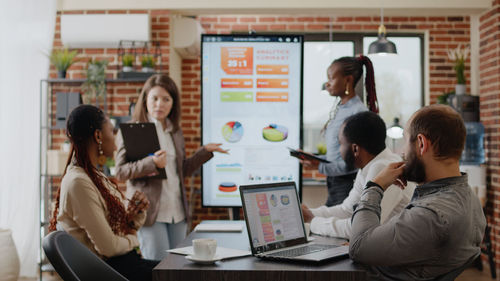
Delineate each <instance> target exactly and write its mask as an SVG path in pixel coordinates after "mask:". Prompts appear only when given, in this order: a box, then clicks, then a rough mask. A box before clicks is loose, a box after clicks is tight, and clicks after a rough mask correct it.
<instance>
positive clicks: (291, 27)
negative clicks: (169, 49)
mask: <svg viewBox="0 0 500 281" xmlns="http://www.w3.org/2000/svg"><path fill="white" fill-rule="evenodd" d="M198 20H200V22H201V24H202V26H203V28H204V29H205V33H211V34H227V33H231V32H247V31H248V30H255V31H256V32H296V33H307V32H310V33H328V32H329V30H330V24H331V28H332V31H333V32H358V33H360V32H368V33H370V32H371V33H373V32H377V30H378V26H379V24H380V17H379V16H363V17H332V18H330V17H316V16H280V15H276V16H269V15H266V16H248V15H245V16H226V15H224V16H219V15H207V16H200V17H198ZM384 22H385V26H386V28H387V31H388V33H389V35H390V34H391V33H397V32H405V33H411V32H415V33H420V34H422V33H424V32H426V31H428V32H429V62H428V63H429V67H430V70H429V75H430V81H429V84H430V87H429V88H430V103H435V102H436V97H437V96H439V95H441V94H443V93H444V92H449V91H451V90H454V89H455V88H454V87H455V84H456V78H455V72H454V71H453V68H452V66H453V64H452V63H451V62H449V61H448V57H447V53H446V51H447V50H448V49H449V48H456V47H457V45H458V44H460V43H461V44H468V43H469V42H470V19H469V17H462V16H449V17H385V18H384ZM195 67H196V68H199V60H184V61H183V69H184V68H186V69H191V68H195ZM469 70H470V68H469V62H467V63H466V75H467V76H468V78H469V77H470V71H469ZM325 71H326V70H325ZM375 72H376V70H375ZM183 74H184V72H183ZM190 75H191V73H190ZM196 75H199V74H196ZM468 80H469V79H468ZM190 81H191V82H190ZM194 82H196V83H197V84H196V83H194ZM467 82H469V81H467ZM182 83H183V87H184V85H186V87H187V86H189V88H186V89H185V91H186V92H187V91H189V92H191V93H199V92H200V89H199V76H196V77H194V76H193V77H192V78H190V77H184V76H183V82H182ZM468 88H469V92H470V87H469V85H468ZM303 177H304V178H324V176H323V175H321V174H320V173H318V172H317V170H312V169H305V170H304V173H303Z"/></svg>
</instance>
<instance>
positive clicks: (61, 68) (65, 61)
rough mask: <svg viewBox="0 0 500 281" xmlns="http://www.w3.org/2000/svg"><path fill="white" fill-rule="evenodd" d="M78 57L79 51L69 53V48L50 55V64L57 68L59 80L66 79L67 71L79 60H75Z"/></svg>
mask: <svg viewBox="0 0 500 281" xmlns="http://www.w3.org/2000/svg"><path fill="white" fill-rule="evenodd" d="M77 55H78V51H77V50H73V51H69V50H68V48H64V49H62V50H59V51H53V52H52V54H51V55H50V57H49V58H50V62H51V63H52V64H53V65H54V66H55V68H56V70H57V77H58V78H66V71H67V70H68V68H69V67H70V66H71V65H72V64H73V63H75V62H77V61H78V60H77V59H75V58H76V56H77Z"/></svg>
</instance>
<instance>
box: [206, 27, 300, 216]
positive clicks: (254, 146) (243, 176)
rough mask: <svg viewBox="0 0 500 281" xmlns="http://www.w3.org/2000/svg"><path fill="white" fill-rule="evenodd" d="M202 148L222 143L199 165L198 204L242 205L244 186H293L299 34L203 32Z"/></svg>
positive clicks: (296, 171) (297, 133)
mask: <svg viewBox="0 0 500 281" xmlns="http://www.w3.org/2000/svg"><path fill="white" fill-rule="evenodd" d="M201 40H202V55H201V58H202V61H201V89H202V107H201V109H202V110H201V119H202V122H201V125H202V128H201V131H202V143H203V144H207V143H222V147H223V148H224V149H229V154H222V153H214V157H213V158H212V159H211V160H210V161H208V162H206V163H205V164H204V165H203V167H202V205H203V206H214V207H215V206H220V207H240V206H241V199H240V195H239V190H238V187H239V186H240V185H244V184H258V183H270V182H284V181H295V182H296V183H297V188H298V189H299V193H300V186H301V171H300V163H299V162H298V161H297V159H296V158H294V157H290V153H289V150H288V147H291V148H299V147H300V144H301V139H302V136H301V124H302V61H303V37H302V36H300V35H262V36H261V35H202V38H201Z"/></svg>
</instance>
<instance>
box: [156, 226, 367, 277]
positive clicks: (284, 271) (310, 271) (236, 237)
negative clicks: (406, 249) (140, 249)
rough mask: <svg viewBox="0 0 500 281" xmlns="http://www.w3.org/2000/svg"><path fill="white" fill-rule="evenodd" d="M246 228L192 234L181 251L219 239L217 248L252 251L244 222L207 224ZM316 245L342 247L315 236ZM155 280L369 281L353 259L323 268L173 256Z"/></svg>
mask: <svg viewBox="0 0 500 281" xmlns="http://www.w3.org/2000/svg"><path fill="white" fill-rule="evenodd" d="M202 223H217V224H220V223H231V224H234V223H236V224H241V225H243V231H241V232H196V231H193V232H191V233H190V234H189V235H188V236H187V237H186V239H185V240H184V241H183V242H182V243H181V244H180V245H178V247H187V246H191V244H192V242H191V241H192V240H193V239H198V238H215V239H216V240H217V246H221V247H225V248H232V249H240V250H250V246H249V241H248V235H247V230H246V225H245V222H244V221H203V222H202ZM312 237H314V239H315V240H314V242H316V243H339V241H341V240H339V239H335V238H328V237H322V236H316V235H313V236H312ZM153 280H154V281H160V280H162V281H163V280H176V281H191V280H193V281H195V280H196V281H203V280H207V281H208V280H210V281H219V280H221V281H222V280H224V281H233V280H234V281H266V280H269V281H280V280H287V281H294V280H310V281H322V280H325V281H326V280H351V281H362V280H367V277H366V271H365V270H364V268H363V267H362V266H361V265H359V264H355V263H354V262H353V261H352V260H351V259H349V258H341V259H336V260H332V261H326V262H323V263H320V264H314V263H299V262H282V261H270V260H261V259H258V258H255V257H253V256H246V257H240V258H233V259H227V260H222V261H217V262H216V263H215V264H210V265H200V264H195V263H193V262H191V261H189V260H187V259H186V258H185V256H183V255H178V254H172V253H169V254H168V255H167V257H166V258H164V259H163V260H162V261H161V262H160V263H159V264H158V265H157V266H156V267H155V268H154V269H153Z"/></svg>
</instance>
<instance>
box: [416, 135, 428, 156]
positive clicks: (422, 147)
mask: <svg viewBox="0 0 500 281" xmlns="http://www.w3.org/2000/svg"><path fill="white" fill-rule="evenodd" d="M430 145H431V142H430V141H429V139H428V138H426V137H425V136H424V135H422V134H418V135H417V146H418V147H417V152H418V155H420V156H423V155H424V154H425V153H426V152H427V151H429V149H430Z"/></svg>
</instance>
